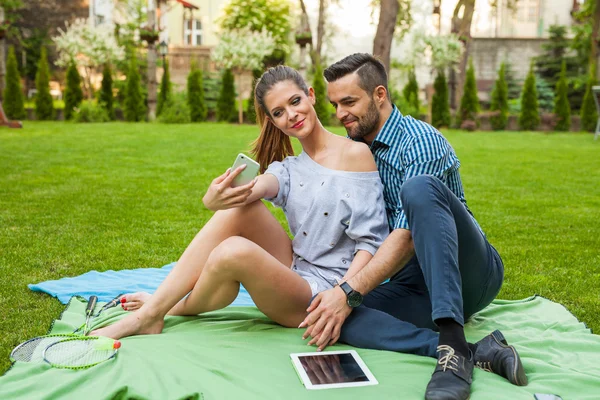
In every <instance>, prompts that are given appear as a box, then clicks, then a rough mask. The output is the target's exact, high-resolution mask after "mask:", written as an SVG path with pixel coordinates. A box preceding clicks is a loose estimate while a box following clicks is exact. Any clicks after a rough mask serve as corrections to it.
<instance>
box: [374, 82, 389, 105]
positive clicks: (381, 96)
mask: <svg viewBox="0 0 600 400" xmlns="http://www.w3.org/2000/svg"><path fill="white" fill-rule="evenodd" d="M387 99H388V94H387V90H386V89H385V87H383V86H382V85H379V86H377V87H376V88H375V91H374V92H373V100H374V101H375V103H377V104H379V105H382V104H383V103H384V102H385V101H386V100H387Z"/></svg>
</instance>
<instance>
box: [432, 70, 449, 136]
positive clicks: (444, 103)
mask: <svg viewBox="0 0 600 400" xmlns="http://www.w3.org/2000/svg"><path fill="white" fill-rule="evenodd" d="M433 89H434V91H435V92H434V94H433V98H432V100H431V124H432V125H433V126H434V127H436V128H440V127H442V126H444V127H448V126H450V104H449V102H448V84H447V83H446V74H445V73H444V70H443V69H438V72H437V76H436V78H435V81H434V82H433Z"/></svg>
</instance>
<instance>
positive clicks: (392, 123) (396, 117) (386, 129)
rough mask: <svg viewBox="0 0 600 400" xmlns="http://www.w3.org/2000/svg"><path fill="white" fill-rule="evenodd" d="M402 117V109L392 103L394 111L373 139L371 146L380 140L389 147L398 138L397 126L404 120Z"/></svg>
mask: <svg viewBox="0 0 600 400" xmlns="http://www.w3.org/2000/svg"><path fill="white" fill-rule="evenodd" d="M402 118H403V116H402V113H401V112H400V110H398V107H396V105H394V104H392V113H391V114H390V116H389V117H388V119H387V121H385V124H383V127H382V128H381V130H380V131H379V133H378V134H377V136H375V139H373V143H372V144H371V146H373V145H374V144H375V142H379V143H381V144H384V145H386V146H388V147H389V146H391V145H392V144H393V142H394V141H395V140H398V138H397V137H396V134H397V132H398V129H397V127H398V125H399V124H400V121H402Z"/></svg>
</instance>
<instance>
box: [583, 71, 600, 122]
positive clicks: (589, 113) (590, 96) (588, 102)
mask: <svg viewBox="0 0 600 400" xmlns="http://www.w3.org/2000/svg"><path fill="white" fill-rule="evenodd" d="M594 75H595V68H594V67H592V68H590V74H589V76H588V82H587V85H586V88H585V95H584V96H583V104H582V106H581V110H580V112H579V115H580V116H581V129H582V130H584V131H588V132H594V131H595V129H596V124H597V123H598V111H597V110H596V102H595V101H594V93H593V92H592V86H594V85H595V84H596V79H594Z"/></svg>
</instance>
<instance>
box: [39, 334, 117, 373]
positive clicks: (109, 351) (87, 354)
mask: <svg viewBox="0 0 600 400" xmlns="http://www.w3.org/2000/svg"><path fill="white" fill-rule="evenodd" d="M115 353H116V350H115V349H113V348H110V347H108V346H106V344H101V343H99V342H98V341H97V340H93V339H90V340H85V339H84V340H66V341H62V342H57V343H54V344H52V345H50V346H48V348H47V349H46V351H45V353H44V358H45V360H46V361H47V362H48V363H50V364H51V365H54V366H59V367H65V368H78V367H86V366H92V365H95V364H98V363H101V362H103V361H106V360H108V359H110V358H112V357H113V356H114V355H115Z"/></svg>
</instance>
